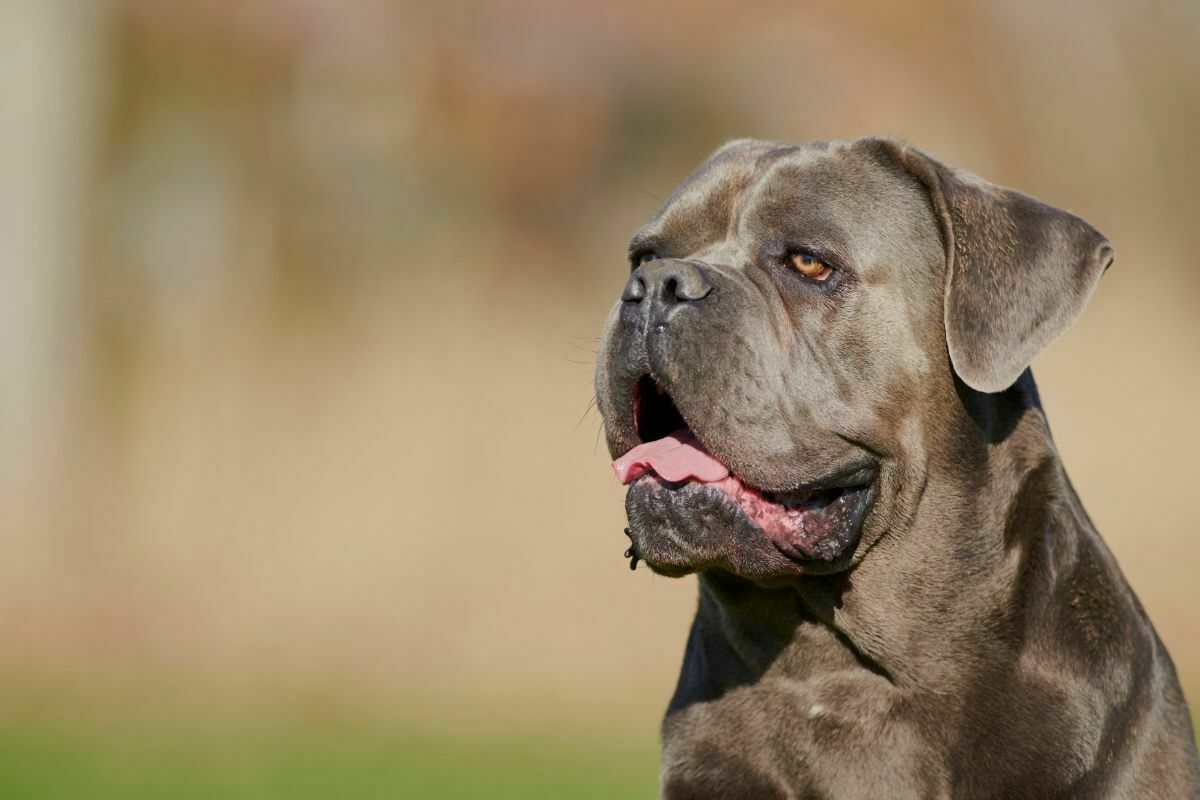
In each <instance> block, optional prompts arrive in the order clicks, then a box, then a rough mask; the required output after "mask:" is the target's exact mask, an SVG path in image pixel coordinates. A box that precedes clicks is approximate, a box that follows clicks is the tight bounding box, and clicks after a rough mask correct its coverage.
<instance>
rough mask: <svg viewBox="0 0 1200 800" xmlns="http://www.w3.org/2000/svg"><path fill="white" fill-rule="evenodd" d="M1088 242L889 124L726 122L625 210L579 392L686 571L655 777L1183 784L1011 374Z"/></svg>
mask: <svg viewBox="0 0 1200 800" xmlns="http://www.w3.org/2000/svg"><path fill="white" fill-rule="evenodd" d="M1112 261H1113V249H1112V247H1111V246H1110V244H1109V242H1108V241H1107V240H1106V239H1105V238H1104V236H1102V235H1101V234H1100V233H1099V232H1097V231H1096V230H1095V229H1094V228H1092V227H1091V226H1090V225H1088V224H1087V223H1086V222H1084V221H1083V220H1082V219H1080V218H1079V217H1076V216H1074V215H1072V214H1069V213H1066V212H1064V211H1060V210H1058V209H1056V208H1053V207H1051V206H1048V205H1045V204H1043V203H1041V202H1039V201H1037V200H1035V199H1033V198H1032V197H1029V196H1027V195H1024V194H1021V193H1019V192H1016V191H1013V190H1010V189H1005V188H1001V187H999V186H995V185H993V184H990V183H988V182H987V181H984V180H981V179H980V178H977V177H975V176H974V175H971V174H969V173H967V172H963V171H961V170H958V169H954V168H952V167H948V166H946V165H944V164H942V163H940V162H938V161H936V160H934V159H933V158H931V157H929V156H927V155H925V154H924V153H922V152H920V151H918V150H916V149H913V148H911V147H909V146H907V145H905V144H903V143H900V142H896V141H892V140H888V139H865V140H861V141H856V142H838V143H830V144H826V143H815V144H808V145H802V146H794V145H788V144H784V143H779V142H760V141H737V142H733V143H731V144H729V145H727V146H725V147H723V148H721V149H720V150H719V151H718V152H717V153H716V154H714V155H713V156H712V157H711V158H710V159H709V160H708V161H707V162H705V163H704V164H703V165H702V166H701V167H700V168H699V169H698V170H697V171H696V172H695V173H694V174H692V175H691V176H690V177H689V178H688V179H687V180H686V181H684V183H683V184H682V185H681V186H680V187H679V189H677V190H676V191H675V193H674V194H673V195H672V196H671V197H670V198H669V199H668V200H667V202H666V203H665V204H664V205H663V207H662V208H661V209H660V210H659V211H658V213H657V214H656V215H655V216H654V217H653V218H652V219H651V220H650V221H649V222H647V223H646V224H645V225H644V226H643V227H642V228H641V229H640V230H639V231H638V232H637V234H636V235H635V236H634V238H633V241H632V243H631V245H630V249H629V262H630V265H629V266H630V269H629V274H628V278H627V280H626V283H625V285H624V288H623V290H622V292H621V295H620V297H619V298H618V299H617V301H616V304H615V306H614V308H613V310H612V313H611V315H610V316H609V318H608V322H607V326H606V328H605V332H604V337H603V342H602V345H601V351H600V358H599V364H598V369H597V374H596V391H597V399H598V403H599V407H600V411H601V413H602V415H603V417H604V423H605V433H606V437H607V441H608V448H609V450H610V452H611V454H612V457H613V458H614V459H615V461H614V463H613V467H614V469H615V470H616V472H617V476H618V477H619V479H620V480H621V482H622V483H624V484H627V485H628V494H627V497H626V510H627V512H628V517H629V528H628V535H629V539H630V540H631V541H630V542H629V545H630V546H629V556H630V557H631V558H632V559H633V562H632V563H633V564H635V565H636V564H637V563H638V562H639V561H640V562H641V563H643V564H645V565H646V566H648V567H649V568H650V569H652V570H654V571H655V572H657V573H660V574H663V575H670V576H682V575H686V574H691V573H697V574H698V575H699V584H700V603H699V610H698V612H697V614H696V618H695V621H694V622H693V624H692V630H691V635H690V637H689V639H688V644H687V649H686V653H685V655H684V662H683V670H682V674H681V675H680V678H679V684H678V687H677V689H676V691H675V695H674V697H673V698H672V699H671V701H670V705H669V707H668V710H667V714H666V719H665V720H664V722H663V729H662V735H663V765H662V784H661V795H662V797H664V798H669V799H670V800H682V799H683V798H689V799H695V800H699V799H700V798H713V799H714V800H716V799H717V798H758V799H761V798H775V797H777V798H883V797H886V798H918V797H920V798H924V797H928V798H1033V797H1044V798H1110V797H1111V798H1117V797H1120V798H1132V797H1139V798H1140V797H1145V798H1183V797H1200V771H1198V766H1197V756H1196V746H1195V740H1194V738H1193V733H1192V727H1191V722H1190V719H1189V716H1188V710H1187V707H1186V706H1185V704H1184V699H1183V696H1182V694H1181V692H1180V688H1179V682H1178V680H1177V679H1176V676H1175V671H1174V668H1173V667H1172V664H1171V660H1170V657H1169V656H1168V655H1167V652H1166V650H1165V649H1164V647H1163V645H1162V643H1161V642H1160V641H1159V640H1158V638H1157V636H1156V635H1155V632H1154V628H1153V627H1152V626H1151V624H1150V621H1149V620H1148V619H1147V618H1146V615H1145V613H1144V612H1143V610H1142V608H1141V606H1140V605H1139V604H1138V601H1137V599H1136V598H1135V596H1134V594H1133V592H1132V591H1131V590H1130V588H1129V585H1128V584H1127V583H1126V582H1125V579H1124V578H1123V577H1122V575H1121V571H1120V569H1119V568H1118V567H1117V564H1116V563H1115V561H1114V560H1113V557H1112V555H1111V554H1110V553H1109V551H1108V549H1107V548H1106V547H1105V545H1104V543H1103V542H1102V541H1101V539H1100V537H1099V535H1098V534H1097V533H1096V531H1095V529H1094V528H1093V527H1092V524H1091V522H1090V521H1089V519H1088V516H1087V514H1086V512H1085V511H1084V510H1083V508H1082V506H1081V504H1080V501H1079V498H1078V497H1077V496H1076V494H1075V492H1074V490H1073V489H1072V488H1071V483H1070V481H1069V480H1068V479H1067V476H1066V474H1065V472H1064V471H1063V467H1062V463H1061V461H1060V460H1059V457H1058V453H1057V451H1056V450H1055V446H1054V442H1053V440H1052V438H1051V436H1050V430H1049V428H1048V426H1047V422H1046V418H1045V415H1044V414H1043V411H1042V407H1041V404H1040V402H1039V400H1038V394H1037V389H1036V387H1035V386H1034V382H1033V378H1032V376H1031V375H1030V372H1029V363H1030V362H1031V361H1032V359H1033V358H1034V356H1035V355H1036V354H1037V353H1038V352H1039V351H1040V350H1041V349H1042V348H1044V347H1045V346H1046V345H1048V344H1049V343H1050V342H1051V341H1053V340H1054V339H1055V338H1056V337H1057V336H1058V335H1059V334H1061V333H1062V332H1063V330H1064V329H1065V328H1066V327H1067V326H1069V325H1070V324H1071V322H1072V321H1073V320H1074V319H1075V318H1076V317H1077V316H1078V315H1079V314H1080V313H1081V312H1082V311H1083V307H1084V305H1085V304H1086V303H1087V300H1088V298H1089V297H1090V295H1091V294H1092V292H1093V291H1095V289H1096V287H1097V285H1098V283H1099V282H1100V278H1101V276H1102V275H1103V274H1104V271H1105V270H1106V269H1107V268H1108V267H1109V265H1110V264H1111V263H1112Z"/></svg>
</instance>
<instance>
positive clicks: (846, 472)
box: [614, 368, 879, 497]
mask: <svg viewBox="0 0 1200 800" xmlns="http://www.w3.org/2000/svg"><path fill="white" fill-rule="evenodd" d="M647 379H648V380H649V382H650V384H652V385H653V387H654V389H655V392H656V394H658V395H660V396H662V395H665V396H667V397H669V398H671V399H672V401H673V400H674V393H673V392H672V391H671V385H670V382H669V381H668V380H666V379H665V378H664V377H663V376H660V375H659V374H657V373H656V372H655V371H654V370H653V369H649V368H643V369H642V370H640V371H639V372H638V373H637V374H636V376H634V377H633V379H632V380H631V381H630V388H629V390H628V392H627V393H626V396H627V397H628V398H629V412H630V413H629V417H630V419H631V420H632V421H633V424H632V431H631V433H632V437H631V440H630V441H627V442H624V444H625V445H626V446H625V447H623V448H622V451H621V452H620V454H619V455H618V456H617V457H616V458H615V459H614V463H615V462H616V461H620V460H621V459H623V458H625V457H626V456H627V455H629V453H630V452H632V451H633V450H634V449H636V448H637V447H639V446H640V445H643V444H648V442H646V441H644V440H642V438H641V436H639V434H638V414H639V407H640V406H641V403H642V402H643V401H642V397H641V394H642V388H641V387H643V386H644V384H645V382H646V380H647ZM672 405H673V406H674V408H675V411H676V412H678V414H679V417H680V419H681V420H682V422H683V424H684V427H686V429H687V431H688V432H689V433H690V434H691V435H692V436H694V437H696V440H697V441H699V443H700V445H701V446H702V447H703V448H704V449H705V450H706V451H707V452H708V453H709V454H710V455H711V456H712V457H713V458H714V459H715V460H717V461H719V462H720V463H721V465H723V466H724V467H725V469H727V470H728V471H729V474H730V475H732V476H733V477H734V478H736V479H737V481H738V482H739V483H741V484H742V485H743V486H745V487H747V488H749V489H752V490H754V491H756V492H759V493H760V494H762V495H764V496H768V497H769V496H772V495H776V496H781V497H782V496H787V495H793V496H794V495H802V494H805V493H808V494H814V495H815V494H818V493H821V492H827V491H830V490H834V489H859V488H863V487H865V486H867V485H869V484H872V483H874V482H875V479H876V478H877V477H878V474H879V467H878V464H876V463H875V461H873V460H871V459H869V458H865V457H864V458H858V459H855V460H854V461H852V462H850V463H848V464H846V465H844V466H841V467H838V468H835V469H833V470H831V471H829V472H827V473H825V474H824V475H820V476H818V477H816V478H812V479H809V480H805V481H799V482H797V483H792V484H786V485H779V486H764V485H759V484H756V483H753V482H751V481H748V480H746V479H745V477H744V476H743V475H742V474H741V472H739V471H738V470H737V469H735V468H734V467H733V466H732V465H731V464H730V463H729V462H728V461H727V460H726V459H724V458H722V457H721V456H720V454H719V450H720V448H716V449H714V448H713V447H712V446H711V445H710V444H709V442H708V441H706V440H705V438H704V436H703V435H702V434H701V433H700V431H699V430H697V429H696V427H695V426H694V425H693V424H692V420H691V419H689V418H688V417H689V415H688V413H686V412H685V411H684V410H683V409H682V408H679V407H678V405H677V404H675V403H674V402H673V403H672ZM651 441H657V440H651ZM665 482H666V483H671V481H665ZM686 482H692V483H704V482H705V481H701V480H689V481H682V482H681V483H686Z"/></svg>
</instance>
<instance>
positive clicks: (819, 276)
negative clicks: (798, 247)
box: [790, 253, 833, 281]
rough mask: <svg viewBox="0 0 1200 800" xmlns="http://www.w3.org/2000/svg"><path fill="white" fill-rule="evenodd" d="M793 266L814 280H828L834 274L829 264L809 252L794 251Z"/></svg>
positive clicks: (792, 256)
mask: <svg viewBox="0 0 1200 800" xmlns="http://www.w3.org/2000/svg"><path fill="white" fill-rule="evenodd" d="M790 258H791V260H792V266H793V267H795V268H796V271H797V272H799V273H800V274H801V275H803V276H804V277H806V278H812V279H813V280H814V281H823V280H826V279H827V278H828V277H829V276H830V275H832V274H833V270H832V269H831V268H830V266H829V265H828V264H826V263H825V262H824V261H822V260H820V259H819V258H813V256H811V255H809V254H808V253H793V254H792V255H791V256H790Z"/></svg>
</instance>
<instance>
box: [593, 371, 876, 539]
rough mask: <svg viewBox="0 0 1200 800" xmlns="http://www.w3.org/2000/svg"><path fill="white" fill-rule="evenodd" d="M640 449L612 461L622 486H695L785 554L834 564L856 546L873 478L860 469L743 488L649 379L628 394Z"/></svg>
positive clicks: (643, 378) (667, 396)
mask: <svg viewBox="0 0 1200 800" xmlns="http://www.w3.org/2000/svg"><path fill="white" fill-rule="evenodd" d="M633 415H634V424H635V428H636V430H637V434H638V438H639V439H640V440H641V442H642V443H641V444H639V445H637V446H636V447H634V448H633V449H632V450H630V451H629V452H627V453H626V454H625V455H623V456H621V457H620V458H618V459H617V460H616V461H614V462H613V470H614V471H615V472H616V473H617V478H618V479H619V480H620V481H621V483H622V484H624V485H629V484H633V483H635V482H639V481H656V482H658V483H659V484H661V485H662V487H663V488H667V489H672V488H679V487H681V486H685V485H694V484H700V485H702V486H704V487H705V488H706V489H709V490H711V491H713V492H715V493H718V494H719V495H720V496H723V497H724V498H728V499H729V500H731V501H732V502H733V503H734V505H736V506H737V508H738V509H739V510H740V511H741V513H742V514H744V515H745V516H746V518H747V519H749V520H750V522H751V523H753V524H754V525H755V526H757V527H758V528H760V529H761V530H762V531H763V532H764V533H765V534H766V535H767V536H768V537H769V538H770V539H771V540H772V541H773V542H774V543H775V545H776V546H777V547H778V548H779V549H780V551H781V552H783V553H784V554H786V555H788V556H790V557H792V558H796V559H822V560H825V561H832V560H833V559H835V558H836V557H837V556H838V555H840V554H841V553H842V552H843V551H844V550H845V549H846V548H847V547H848V546H849V545H850V544H851V542H852V541H853V540H854V538H855V537H856V535H857V533H858V529H859V527H860V525H861V523H862V519H863V517H864V516H865V514H866V511H867V508H868V506H869V505H870V500H871V487H872V485H873V483H874V478H875V473H874V470H873V469H872V468H871V467H869V466H862V465H857V466H855V467H852V468H849V469H846V470H842V471H840V472H838V473H836V474H834V475H829V476H827V477H825V478H822V479H820V480H818V481H815V482H812V483H807V484H805V485H802V486H797V487H795V488H792V489H789V490H786V491H764V490H761V489H758V488H756V487H753V486H750V485H749V484H747V483H745V482H744V481H742V480H741V479H740V478H739V477H738V476H737V475H735V474H733V472H731V471H730V469H729V468H728V467H727V466H725V465H724V464H723V463H721V462H720V461H719V460H718V459H717V458H716V457H715V456H713V455H712V453H710V452H709V451H708V449H707V448H706V447H705V446H704V444H703V443H702V442H701V441H700V439H699V438H698V437H697V436H696V434H695V433H694V432H693V431H692V430H691V428H690V427H689V426H688V424H687V422H686V420H684V418H683V415H682V414H680V413H679V409H678V408H677V407H676V406H675V402H674V400H673V399H672V398H671V396H670V394H668V393H667V392H666V391H665V390H664V389H663V388H662V386H660V385H659V384H658V383H656V382H655V381H654V379H653V378H651V377H650V376H649V375H646V376H643V377H642V378H641V380H639V381H638V383H637V385H636V387H635V388H634V392H633Z"/></svg>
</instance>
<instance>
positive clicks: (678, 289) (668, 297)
mask: <svg viewBox="0 0 1200 800" xmlns="http://www.w3.org/2000/svg"><path fill="white" fill-rule="evenodd" d="M712 288H713V286H712V283H711V282H710V281H709V279H708V277H707V276H706V275H705V274H704V270H703V269H702V268H701V267H700V266H698V265H697V264H694V263H692V262H690V261H675V260H672V259H665V258H663V259H657V260H655V261H651V262H649V263H647V264H643V265H642V266H640V267H638V268H637V269H635V270H634V271H633V274H632V275H630V276H629V283H627V284H625V291H624V292H622V293H621V299H622V300H624V301H626V302H627V303H640V302H642V301H643V300H645V299H646V298H650V299H651V300H652V301H658V302H659V303H662V304H663V305H674V304H675V303H690V302H695V301H697V300H703V299H704V298H705V297H708V295H709V293H710V292H711V291H712Z"/></svg>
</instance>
